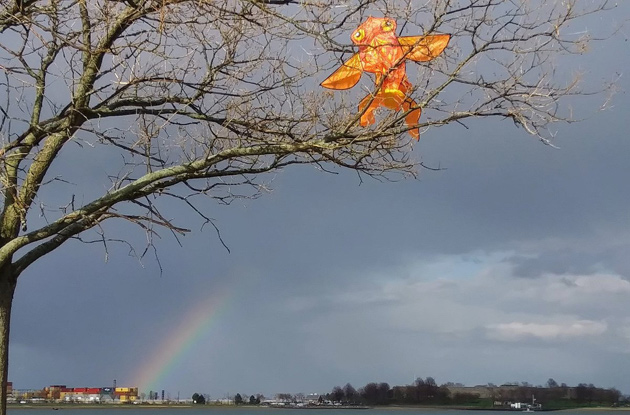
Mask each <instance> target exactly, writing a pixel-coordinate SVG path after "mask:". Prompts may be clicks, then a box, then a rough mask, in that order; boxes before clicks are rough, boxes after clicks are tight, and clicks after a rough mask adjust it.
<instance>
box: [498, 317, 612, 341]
mask: <svg viewBox="0 0 630 415" xmlns="http://www.w3.org/2000/svg"><path fill="white" fill-rule="evenodd" d="M607 328H608V325H607V324H606V323H605V322H598V321H590V320H579V321H574V322H572V323H567V324H540V323H521V322H511V323H504V324H495V325H491V326H488V327H487V334H488V337H490V338H492V339H495V340H503V341H518V340H522V339H525V338H538V339H543V340H555V339H567V338H573V337H583V336H597V335H601V334H603V333H604V332H605V331H606V330H607Z"/></svg>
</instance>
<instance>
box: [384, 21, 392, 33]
mask: <svg viewBox="0 0 630 415" xmlns="http://www.w3.org/2000/svg"><path fill="white" fill-rule="evenodd" d="M381 28H382V29H383V30H384V31H385V32H389V31H391V30H393V29H394V24H393V23H392V21H391V20H385V21H384V22H383V23H382V24H381Z"/></svg>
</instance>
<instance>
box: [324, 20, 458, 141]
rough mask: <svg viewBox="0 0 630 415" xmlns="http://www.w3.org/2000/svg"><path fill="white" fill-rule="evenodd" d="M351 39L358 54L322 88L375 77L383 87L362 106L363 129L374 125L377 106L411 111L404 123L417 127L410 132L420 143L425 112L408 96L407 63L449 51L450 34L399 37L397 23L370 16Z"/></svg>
mask: <svg viewBox="0 0 630 415" xmlns="http://www.w3.org/2000/svg"><path fill="white" fill-rule="evenodd" d="M351 39H352V42H353V43H354V44H355V45H357V46H358V47H359V52H358V53H355V54H354V55H353V56H352V57H351V58H350V59H348V61H347V62H345V63H344V64H343V65H342V66H341V68H339V69H337V70H336V71H335V72H333V74H332V75H330V76H329V77H328V78H326V79H325V80H324V82H322V83H321V86H323V87H324V88H330V89H348V88H352V87H353V86H355V85H356V84H357V82H359V79H360V78H361V73H362V72H363V71H365V72H370V73H373V74H375V75H376V78H375V82H376V86H377V87H378V86H379V85H380V88H379V89H378V91H376V93H375V94H369V95H368V96H366V97H365V98H363V99H362V100H361V102H360V103H359V112H363V111H365V112H364V113H363V114H362V115H361V126H363V127H365V126H367V125H370V124H374V122H375V121H376V120H375V118H374V110H375V109H377V108H378V107H386V108H389V109H392V110H394V111H400V110H403V111H405V112H407V111H410V112H409V113H408V114H407V116H406V117H405V122H406V124H407V126H409V127H416V128H414V129H412V130H409V134H411V136H413V137H414V138H415V139H416V140H418V139H419V138H420V129H419V128H417V125H418V121H419V120H420V114H421V113H422V109H421V108H420V107H419V106H418V104H416V102H415V101H414V100H413V99H411V98H410V97H409V96H408V95H407V93H408V92H409V89H410V88H411V83H410V82H409V79H408V78H407V72H406V69H405V60H407V59H411V60H412V61H416V62H428V61H430V60H433V59H435V58H436V57H437V56H438V55H440V53H442V51H443V50H444V49H445V48H446V46H447V45H448V42H449V41H450V39H451V35H449V34H434V35H425V36H396V21H395V20H393V19H390V18H388V17H385V18H380V17H368V19H367V20H366V21H365V22H363V23H362V24H361V25H360V26H359V27H358V28H357V30H355V31H354V32H353V33H352V35H351ZM383 78H384V79H383ZM381 82H382V83H381ZM366 106H367V109H366Z"/></svg>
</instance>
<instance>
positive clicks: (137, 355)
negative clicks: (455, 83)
mask: <svg viewBox="0 0 630 415" xmlns="http://www.w3.org/2000/svg"><path fill="white" fill-rule="evenodd" d="M616 13H618V15H625V16H628V15H630V4H629V2H625V1H624V2H621V4H620V5H619V7H618V12H616ZM589 24H590V25H607V24H608V21H607V20H606V19H601V20H600V19H594V20H591V21H590V23H589ZM586 28H587V29H588V28H589V27H586ZM625 30H626V32H623V31H622V32H621V33H619V34H618V35H617V36H615V37H614V38H612V39H610V40H607V41H606V42H603V43H595V44H593V45H592V47H591V49H590V51H589V52H588V53H587V54H584V55H582V57H581V60H580V68H578V69H579V70H583V71H586V72H587V76H586V79H587V82H592V83H593V84H601V83H602V82H606V81H610V80H612V79H615V77H616V76H619V75H621V77H620V78H619V81H618V82H617V84H618V86H619V90H620V92H619V93H617V94H616V95H615V96H614V98H613V101H612V102H611V105H609V106H608V107H607V108H606V110H605V111H601V112H600V111H598V110H597V109H598V107H599V105H600V104H601V101H602V97H596V98H593V99H586V100H582V101H580V102H579V103H578V102H576V105H577V106H578V107H580V108H581V109H583V110H585V112H584V114H586V115H587V119H586V120H584V121H583V122H580V123H577V124H571V125H559V126H557V138H556V141H555V144H556V145H557V146H558V147H559V149H554V148H552V147H549V146H545V145H543V144H541V143H540V142H539V141H536V140H535V139H534V138H531V137H529V136H527V135H526V133H525V132H524V130H523V129H517V128H516V127H515V126H514V124H513V123H512V122H511V121H501V120H481V121H477V122H473V123H471V124H470V125H469V127H470V129H468V130H466V129H464V128H462V127H461V126H449V127H445V128H440V129H434V130H431V131H429V132H428V133H426V134H424V135H423V136H422V138H421V141H420V142H419V143H418V144H416V145H415V146H414V149H413V153H414V154H413V156H414V157H415V158H417V159H421V160H422V161H424V162H425V163H427V164H429V165H440V166H442V167H445V169H444V170H442V171H439V172H429V171H424V172H422V173H421V176H420V178H419V180H406V181H402V182H396V183H381V182H377V181H374V180H371V179H364V180H360V179H359V178H358V177H357V176H356V174H353V173H352V172H347V171H342V170H337V171H336V172H337V173H338V174H327V173H323V172H321V171H318V170H316V169H314V168H312V167H306V168H305V167H301V168H289V169H286V170H284V171H282V172H278V173H277V174H276V175H275V176H273V177H270V178H269V179H270V180H271V187H272V189H273V190H272V191H270V192H269V193H268V194H266V195H264V196H263V197H262V198H260V199H257V200H251V201H250V200H244V201H239V202H237V203H235V204H233V205H231V206H221V205H217V204H215V203H212V202H210V201H209V202H208V203H207V204H206V205H204V206H205V208H206V209H207V213H208V214H209V215H211V216H212V217H213V218H214V219H216V224H217V225H218V227H219V228H220V230H221V233H222V236H223V239H224V241H225V243H226V244H227V245H228V246H229V248H230V250H231V252H230V253H228V251H227V250H226V249H224V248H223V247H222V246H221V244H220V242H219V240H218V239H217V237H216V233H215V232H214V230H213V229H211V228H207V227H206V228H205V229H204V230H203V231H200V230H199V224H198V222H195V221H193V220H192V219H191V220H188V219H187V218H182V221H181V222H180V224H183V225H187V226H190V227H193V228H194V230H195V232H193V233H192V234H190V235H188V236H186V237H184V238H183V239H182V240H181V242H182V245H183V246H182V247H180V246H179V245H178V244H177V242H176V241H175V240H174V238H172V237H171V236H170V235H169V234H168V233H167V232H164V233H163V235H162V239H161V240H160V241H158V243H157V246H158V255H159V260H160V265H161V267H162V272H160V268H159V266H158V263H157V261H156V260H155V259H153V258H152V256H151V255H149V256H147V257H146V258H145V259H144V260H143V261H142V263H140V262H138V261H137V260H136V259H134V258H132V257H131V256H129V255H128V250H127V248H126V247H125V246H122V245H119V246H116V245H113V246H110V249H109V257H108V259H107V261H106V260H105V254H104V252H103V249H102V247H101V246H98V245H84V244H80V243H76V242H72V243H69V244H67V245H66V246H64V247H63V248H62V249H60V250H59V251H57V252H56V253H55V254H53V255H49V256H48V257H47V258H45V259H43V260H41V261H40V262H39V263H37V264H35V265H34V266H33V267H32V269H31V270H30V271H29V272H28V273H26V274H25V275H23V276H22V277H21V280H20V283H19V285H18V291H17V294H16V298H15V308H14V314H13V326H12V333H11V342H12V343H11V366H10V376H9V378H10V380H12V381H13V383H14V387H16V388H40V387H43V386H46V385H49V384H67V385H68V386H107V385H111V383H112V381H113V380H114V379H116V380H117V382H118V384H119V385H127V386H140V387H141V388H143V390H144V391H148V390H149V389H153V390H161V389H165V390H166V392H167V393H168V394H170V396H171V397H175V396H176V395H177V394H178V393H180V394H181V395H182V396H190V395H191V394H192V393H193V392H201V393H209V394H210V395H211V396H212V397H216V398H218V397H223V396H225V395H226V394H234V393H236V392H239V393H247V394H255V393H264V394H267V395H271V394H274V393H278V392H291V393H297V392H304V393H310V392H327V391H330V389H332V387H333V386H335V385H344V384H345V383H347V382H350V383H352V384H353V385H354V386H355V387H360V386H363V385H365V384H366V383H368V382H371V381H377V382H381V381H382V382H388V383H389V384H390V385H402V384H408V383H410V382H412V380H413V379H414V377H416V376H421V377H427V376H432V377H434V378H435V379H436V380H437V382H438V383H444V382H447V381H453V382H462V383H465V384H468V385H475V384H484V383H488V382H493V383H497V384H499V383H503V382H510V381H528V382H531V383H534V384H544V383H545V382H546V381H547V379H549V378H550V377H551V378H554V379H555V380H556V381H558V382H559V383H560V382H565V383H567V384H570V385H575V384H577V383H580V382H588V383H594V384H596V385H599V386H604V387H613V386H614V387H617V388H619V389H620V390H622V391H623V392H625V393H630V378H629V377H628V376H627V375H628V373H630V256H629V255H628V253H629V252H630V186H629V185H628V183H629V180H630V162H629V159H628V156H629V155H630V140H628V138H627V135H628V129H629V127H630V124H629V122H628V114H629V113H630V96H629V95H628V93H627V92H625V91H630V78H629V77H628V74H627V73H626V71H627V68H628V67H630V53H628V51H629V43H628V37H629V33H628V32H627V30H628V29H627V28H626V29H625ZM76 162H77V163H79V165H78V167H83V168H85V169H86V171H89V168H95V167H94V166H93V160H89V161H86V160H84V161H81V160H80V159H77V160H76ZM80 163H84V165H83V166H81V164H80ZM176 213H177V212H176V211H174V214H176ZM113 226H118V225H113ZM117 235H119V236H121V237H125V238H128V239H130V240H136V241H141V240H142V238H144V236H143V235H140V234H139V233H138V232H137V230H134V229H129V228H126V227H124V226H121V228H120V230H119V231H118V233H117Z"/></svg>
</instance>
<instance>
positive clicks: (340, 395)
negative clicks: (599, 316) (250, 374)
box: [325, 377, 624, 407]
mask: <svg viewBox="0 0 630 415" xmlns="http://www.w3.org/2000/svg"><path fill="white" fill-rule="evenodd" d="M533 396H535V398H536V402H537V403H540V404H542V405H543V406H547V407H552V406H580V405H582V406H584V405H608V406H614V405H618V404H619V403H620V402H624V401H623V396H622V394H621V392H619V391H618V390H617V389H614V388H611V389H606V388H600V387H596V386H595V385H593V384H592V383H591V384H586V383H580V384H579V385H578V386H575V387H570V386H567V385H566V384H565V383H562V384H558V383H557V382H556V381H555V380H554V379H549V380H548V381H547V384H546V385H544V386H542V385H539V386H534V385H532V384H529V383H527V382H513V383H508V384H504V385H501V386H496V385H494V384H487V385H483V386H477V387H472V388H466V387H464V385H462V384H458V383H453V382H447V383H444V384H442V385H438V384H437V383H436V381H435V379H433V378H432V377H427V378H425V379H422V378H417V379H416V381H415V382H414V383H413V384H412V385H404V386H393V387H390V385H389V384H388V383H385V382H381V383H376V382H370V383H368V384H367V385H365V386H363V387H362V388H359V389H355V388H354V387H353V386H352V385H351V384H350V383H347V384H346V385H345V386H343V387H340V386H335V387H334V388H333V389H332V391H331V392H330V393H327V394H326V395H325V399H326V400H330V401H333V402H340V403H342V404H346V405H370V406H376V405H476V404H479V403H480V402H481V401H482V400H485V401H487V402H490V403H491V404H492V405H495V406H496V405H502V404H506V403H508V402H531V401H532V397H533Z"/></svg>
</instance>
